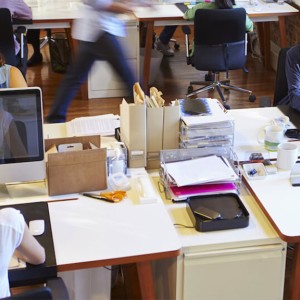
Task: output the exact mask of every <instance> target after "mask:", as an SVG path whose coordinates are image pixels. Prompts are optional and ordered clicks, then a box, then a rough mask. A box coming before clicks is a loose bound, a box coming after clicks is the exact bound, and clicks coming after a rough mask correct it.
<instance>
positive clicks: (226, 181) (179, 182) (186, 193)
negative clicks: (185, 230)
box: [161, 147, 240, 201]
mask: <svg viewBox="0 0 300 300" xmlns="http://www.w3.org/2000/svg"><path fill="white" fill-rule="evenodd" d="M211 149H213V148H211ZM223 149H224V148H223ZM191 150H193V151H194V150H199V152H198V154H196V155H195V153H192V152H191ZM202 150H204V149H179V150H178V151H177V152H173V153H170V152H169V153H168V152H164V151H163V153H162V163H161V170H162V172H161V174H162V175H163V181H164V185H165V187H166V189H167V191H168V192H169V195H168V196H169V197H170V198H172V200H173V201H181V200H186V199H187V198H188V197H191V196H196V195H209V194H218V193H225V192H236V191H237V185H236V184H237V183H238V182H239V180H240V176H239V172H238V170H237V169H236V167H235V165H234V163H233V160H232V159H230V158H229V157H228V155H227V154H226V151H224V152H223V153H224V155H219V154H220V153H221V152H222V150H221V151H220V153H218V152H219V150H218V148H217V147H216V148H214V149H213V150H211V151H202ZM174 151H175V150H174ZM182 151H189V153H184V152H182ZM229 151H232V150H230V149H229V148H228V153H229ZM214 153H218V154H214ZM164 159H165V161H164Z"/></svg>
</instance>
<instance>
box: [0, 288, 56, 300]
mask: <svg viewBox="0 0 300 300" xmlns="http://www.w3.org/2000/svg"><path fill="white" fill-rule="evenodd" d="M52 299H53V297H52V293H51V289H50V288H48V287H42V288H37V289H34V290H30V291H26V292H24V293H20V294H17V295H13V296H10V297H6V298H3V299H2V300H52Z"/></svg>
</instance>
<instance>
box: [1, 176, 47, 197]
mask: <svg viewBox="0 0 300 300" xmlns="http://www.w3.org/2000/svg"><path fill="white" fill-rule="evenodd" d="M47 197H48V192H47V184H46V182H45V181H44V180H41V181H30V182H17V183H7V184H5V183H1V184H0V202H2V201H8V200H13V201H15V200H19V201H18V202H24V200H25V201H26V202H27V201H28V202H36V201H41V200H45V199H47Z"/></svg>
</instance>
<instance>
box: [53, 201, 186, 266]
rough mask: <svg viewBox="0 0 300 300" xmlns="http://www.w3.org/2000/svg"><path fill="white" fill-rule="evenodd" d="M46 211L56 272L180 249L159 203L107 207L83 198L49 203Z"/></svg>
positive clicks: (121, 204) (163, 208)
mask: <svg viewBox="0 0 300 300" xmlns="http://www.w3.org/2000/svg"><path fill="white" fill-rule="evenodd" d="M49 211H50V218H51V224H52V233H53V239H54V246H55V254H56V260H57V265H58V266H60V271H62V270H63V268H64V267H65V268H66V269H68V268H69V267H70V266H68V265H70V264H71V265H72V264H76V265H78V264H80V263H85V262H95V263H96V261H98V260H111V259H122V258H126V257H131V256H134V257H138V256H143V255H153V254H156V253H163V252H168V251H176V250H178V249H180V248H181V246H180V243H179V240H178V237H177V233H176V231H175V229H174V226H173V224H172V223H171V221H170V218H169V216H168V214H167V212H166V209H165V207H164V206H163V204H162V203H155V204H136V205H134V204H133V203H130V200H127V201H124V202H123V203H118V204H111V203H107V202H104V201H99V200H94V199H90V198H86V197H83V198H80V199H79V200H75V201H65V202H53V203H50V204H49ZM136 261H138V258H137V259H136ZM75 268H77V267H76V266H75ZM75 268H74V267H73V269H75Z"/></svg>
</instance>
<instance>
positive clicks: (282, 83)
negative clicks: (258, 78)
mask: <svg viewBox="0 0 300 300" xmlns="http://www.w3.org/2000/svg"><path fill="white" fill-rule="evenodd" d="M289 49H290V48H282V49H280V51H279V54H278V61H277V70H276V79H275V89H274V98H273V106H276V105H277V104H278V102H279V101H280V100H282V99H283V98H284V97H285V96H286V95H287V94H288V83H287V79H286V73H285V60H286V53H287V51H288V50H289Z"/></svg>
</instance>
